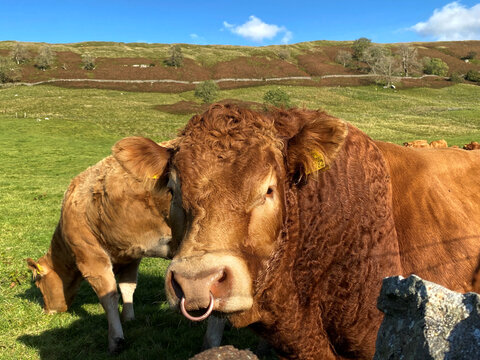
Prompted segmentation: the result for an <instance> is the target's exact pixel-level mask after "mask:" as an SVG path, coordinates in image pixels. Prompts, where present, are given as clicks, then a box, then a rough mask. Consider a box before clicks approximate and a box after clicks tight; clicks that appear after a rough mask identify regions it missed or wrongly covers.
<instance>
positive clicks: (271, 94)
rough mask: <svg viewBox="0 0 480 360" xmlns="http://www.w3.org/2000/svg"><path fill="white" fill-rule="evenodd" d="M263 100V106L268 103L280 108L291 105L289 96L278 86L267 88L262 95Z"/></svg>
mask: <svg viewBox="0 0 480 360" xmlns="http://www.w3.org/2000/svg"><path fill="white" fill-rule="evenodd" d="M263 102H264V104H265V107H266V106H268V105H273V106H275V107H280V108H289V107H291V106H292V104H291V102H290V96H289V95H288V94H287V93H286V92H285V91H284V90H282V89H280V88H277V89H273V90H268V91H267V92H266V93H265V95H263Z"/></svg>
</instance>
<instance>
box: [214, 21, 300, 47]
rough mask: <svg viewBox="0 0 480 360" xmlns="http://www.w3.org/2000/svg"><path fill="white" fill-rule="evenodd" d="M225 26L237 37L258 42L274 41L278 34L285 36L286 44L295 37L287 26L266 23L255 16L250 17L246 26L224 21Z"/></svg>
mask: <svg viewBox="0 0 480 360" xmlns="http://www.w3.org/2000/svg"><path fill="white" fill-rule="evenodd" d="M223 26H224V28H225V29H228V30H230V31H231V32H232V33H234V34H236V35H240V36H242V37H244V38H246V39H249V40H253V41H256V42H262V41H263V40H265V39H273V38H274V37H275V36H277V35H278V34H283V37H282V39H281V42H282V43H284V44H286V43H288V42H289V41H290V40H291V39H292V36H293V34H292V32H291V31H289V30H287V28H286V27H285V26H278V25H274V24H267V23H264V22H263V21H262V20H260V19H259V18H257V17H256V16H254V15H252V16H250V17H249V18H248V21H247V22H246V23H245V24H242V25H238V26H237V25H233V24H230V23H228V22H226V21H224V22H223Z"/></svg>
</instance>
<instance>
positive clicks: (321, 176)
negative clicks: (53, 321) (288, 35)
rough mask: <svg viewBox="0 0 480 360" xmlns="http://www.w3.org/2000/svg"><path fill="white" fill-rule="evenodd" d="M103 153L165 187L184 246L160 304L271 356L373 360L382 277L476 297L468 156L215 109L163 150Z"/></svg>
mask: <svg viewBox="0 0 480 360" xmlns="http://www.w3.org/2000/svg"><path fill="white" fill-rule="evenodd" d="M114 155H115V156H116V158H117V159H119V161H120V162H121V163H122V164H123V165H124V166H125V168H127V169H130V171H131V172H132V173H135V174H136V175H137V176H138V177H143V178H148V177H150V176H152V174H162V176H166V177H168V185H167V186H168V188H169V189H170V191H171V193H172V204H171V208H170V222H171V226H172V236H173V238H174V239H175V241H182V243H181V245H180V248H179V250H178V252H177V253H176V255H175V257H174V259H173V261H172V262H171V264H170V266H169V269H168V271H167V275H166V286H165V288H166V291H167V297H168V300H169V302H170V304H171V305H172V306H174V307H180V308H181V309H182V312H183V313H184V314H186V315H187V316H190V317H192V316H196V315H197V314H194V313H192V311H195V310H201V312H207V314H208V313H209V312H210V310H205V309H206V308H209V309H210V308H212V309H213V310H214V311H218V312H222V313H225V314H227V315H228V317H229V319H230V320H231V322H232V323H233V325H234V326H247V325H250V326H251V327H252V328H253V329H254V330H256V331H257V332H259V333H260V334H262V335H263V336H264V337H266V338H267V339H268V340H269V341H270V342H271V343H272V344H273V345H274V347H275V348H276V349H277V351H278V352H279V353H280V354H281V355H282V356H285V357H289V358H298V359H371V358H372V356H373V354H374V346H375V338H376V333H377V330H378V328H379V325H380V322H381V320H382V314H381V313H380V311H378V310H377V308H376V299H377V296H378V294H379V290H380V286H381V282H382V279H383V278H384V277H386V276H391V275H397V274H403V275H405V276H406V275H409V274H411V273H415V274H417V275H419V276H421V277H422V278H425V279H428V280H430V281H434V282H437V283H439V284H442V285H444V286H446V287H448V288H450V289H453V290H459V291H471V290H478V284H476V283H475V280H474V279H475V273H476V270H477V266H478V261H479V257H480V181H479V179H480V153H476V152H465V151H462V150H457V149H425V150H424V151H416V150H414V149H410V148H405V147H401V146H398V145H394V144H388V143H383V142H375V141H373V140H372V139H370V138H369V137H368V136H367V135H365V134H364V133H363V132H361V131H360V130H358V129H356V128H355V127H353V126H351V125H348V124H346V123H345V122H343V121H341V120H339V119H337V118H334V117H332V116H329V115H327V114H325V113H323V112H318V111H309V110H298V109H292V110H288V111H283V110H278V111H273V112H271V113H266V114H262V113H256V112H253V111H248V110H243V109H239V108H237V107H233V106H220V105H215V106H212V107H211V108H210V109H209V110H208V111H206V112H205V113H204V114H202V115H200V116H195V117H193V118H192V119H191V120H190V121H189V123H188V124H187V126H186V127H185V129H184V130H183V132H182V134H181V137H180V141H179V147H178V149H176V150H175V151H174V152H172V153H169V154H167V153H166V152H165V151H164V149H162V148H161V147H159V146H158V145H156V144H155V143H154V142H151V141H149V140H147V139H142V138H128V139H125V140H122V141H121V142H119V143H117V145H116V146H115V147H114ZM167 160H168V164H167ZM154 161H157V164H155V163H154ZM189 313H190V314H189Z"/></svg>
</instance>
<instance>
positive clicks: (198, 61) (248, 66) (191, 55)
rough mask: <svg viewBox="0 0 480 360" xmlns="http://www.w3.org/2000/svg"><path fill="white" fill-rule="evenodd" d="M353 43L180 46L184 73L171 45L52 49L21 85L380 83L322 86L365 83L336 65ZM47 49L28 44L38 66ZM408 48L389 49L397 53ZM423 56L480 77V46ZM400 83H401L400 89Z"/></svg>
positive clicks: (3, 48) (2, 49)
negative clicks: (51, 57) (86, 59)
mask: <svg viewBox="0 0 480 360" xmlns="http://www.w3.org/2000/svg"><path fill="white" fill-rule="evenodd" d="M352 44H353V42H352V41H349V42H348V41H347V42H337V41H335V42H334V41H312V42H303V43H297V44H292V45H272V46H263V47H248V46H229V45H191V44H179V46H180V47H181V50H182V53H183V55H184V63H183V65H182V66H181V67H178V68H175V67H169V66H167V65H165V63H164V61H165V59H167V58H168V56H169V53H170V48H171V45H169V44H144V43H114V42H83V43H75V44H50V47H51V49H52V50H53V51H54V52H55V54H56V58H55V63H54V65H53V66H52V67H51V68H50V69H47V70H46V71H42V70H39V69H37V68H35V66H34V61H33V60H31V61H29V62H27V63H26V64H23V65H21V66H20V79H21V81H23V82H28V83H33V82H39V81H46V80H52V79H92V80H125V81H128V80H130V81H131V80H145V81H148V80H159V79H172V80H177V81H185V82H192V81H203V80H207V79H225V78H241V79H247V78H251V79H269V78H278V77H311V79H310V80H301V81H299V80H295V81H287V82H286V81H281V83H291V84H297V85H298V84H302V85H308V86H336V85H342V86H345V85H363V84H365V83H366V82H367V83H368V82H372V79H369V80H368V79H367V81H366V80H365V79H361V78H356V77H347V78H337V79H335V78H329V79H322V77H325V76H328V75H362V74H365V71H364V69H362V66H361V64H360V66H359V67H350V68H346V67H344V66H343V65H341V64H338V63H337V62H336V61H335V58H336V56H337V54H338V52H339V51H341V50H343V51H349V52H351V51H352ZM15 45H16V42H14V41H3V42H0V56H8V55H9V54H10V53H11V51H12V50H13V49H14V47H15ZM44 45H46V44H43V43H25V46H26V47H27V48H28V51H29V53H30V55H31V57H32V58H33V57H34V56H36V54H37V53H38V51H39V49H40V48H41V47H42V46H44ZM399 45H401V44H386V45H385V46H386V47H388V48H390V49H391V51H392V52H393V53H396V52H398V47H399ZM409 45H410V46H412V47H415V48H417V49H418V55H419V58H420V59H421V58H423V57H426V56H428V57H432V58H440V59H442V60H443V61H445V62H446V63H447V64H448V66H449V74H453V73H461V74H465V73H466V72H467V71H468V70H471V69H473V70H480V61H479V60H477V59H474V60H472V61H469V62H465V61H464V60H463V59H462V58H464V57H465V56H466V55H467V54H468V53H470V52H475V53H477V54H479V56H480V41H457V42H432V43H411V44H409ZM85 53H90V54H92V55H93V56H94V57H95V58H96V65H97V66H96V68H95V70H91V71H89V70H84V69H82V61H81V55H82V54H85ZM399 83H400V82H399ZM402 83H403V85H404V86H406V87H410V86H432V87H440V86H447V85H449V83H448V82H446V81H441V79H440V80H439V79H435V80H434V79H429V80H424V81H417V82H412V81H410V80H409V81H403V82H402ZM252 85H258V82H251V83H249V82H227V83H221V84H220V86H221V87H222V88H224V89H226V88H235V87H242V86H252ZM62 86H69V87H100V88H109V89H119V90H132V91H158V92H181V91H185V90H191V89H192V88H193V87H194V85H193V84H188V83H187V84H174V83H166V84H165V83H163V84H162V83H160V84H159V83H143V84H142V83H136V84H131V83H130V84H129V83H118V82H117V83H94V82H91V81H90V82H76V83H62Z"/></svg>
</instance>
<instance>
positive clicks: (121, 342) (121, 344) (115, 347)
mask: <svg viewBox="0 0 480 360" xmlns="http://www.w3.org/2000/svg"><path fill="white" fill-rule="evenodd" d="M126 348H127V342H126V341H125V339H124V338H115V339H113V344H110V345H109V347H108V350H109V351H110V354H120V353H121V352H122V351H123V350H125V349H126Z"/></svg>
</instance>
